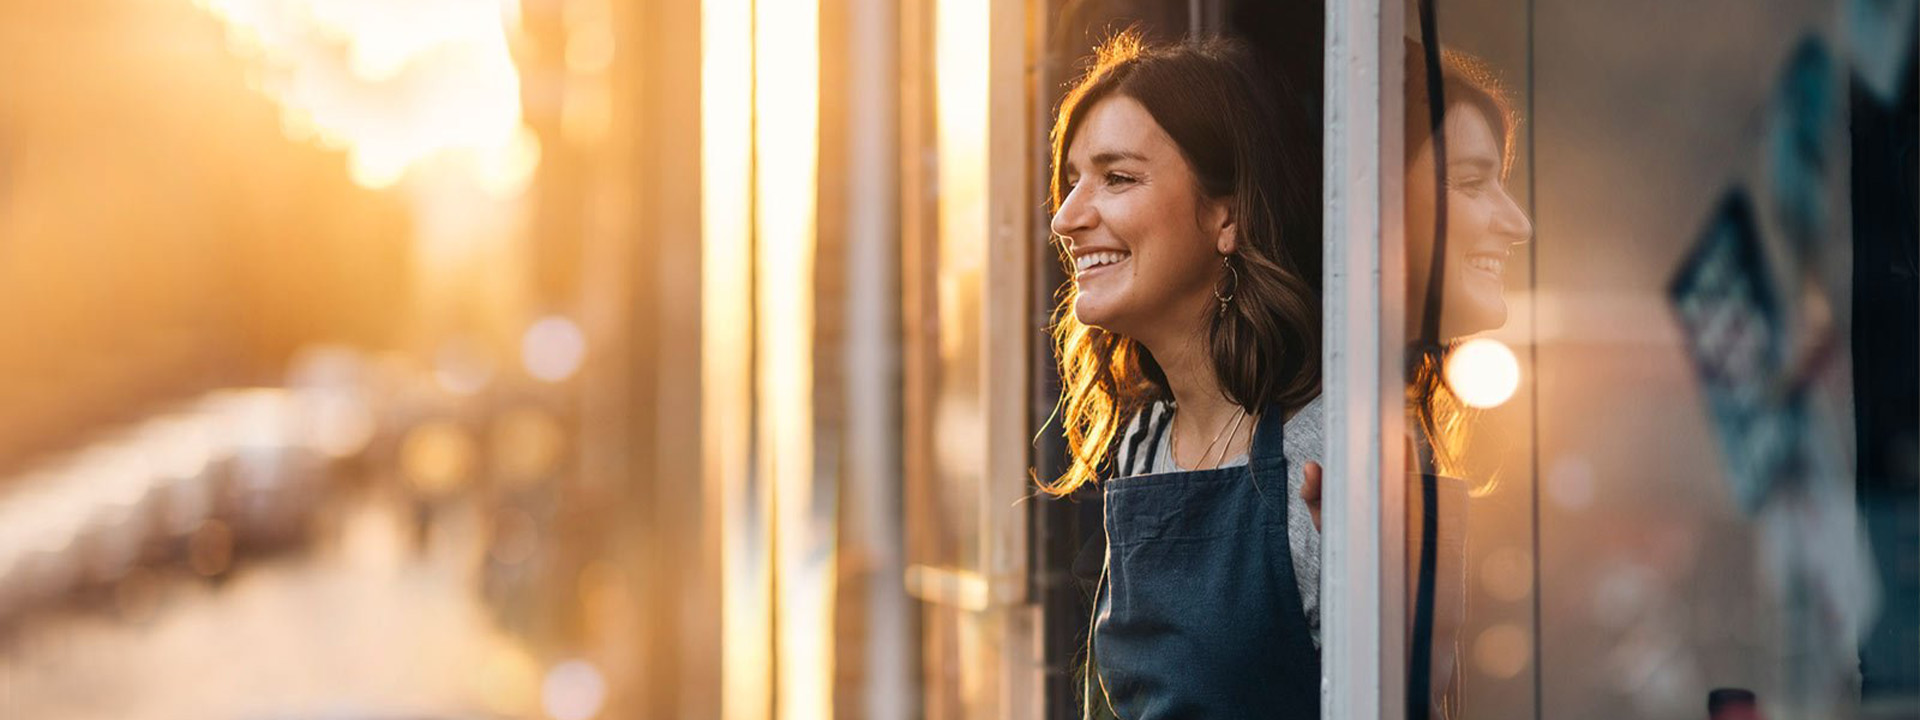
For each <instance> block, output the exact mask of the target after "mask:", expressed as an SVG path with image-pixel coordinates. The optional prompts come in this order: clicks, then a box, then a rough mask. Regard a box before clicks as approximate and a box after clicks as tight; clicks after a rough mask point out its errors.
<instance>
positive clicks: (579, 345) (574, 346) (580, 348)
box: [520, 315, 587, 382]
mask: <svg viewBox="0 0 1920 720" xmlns="http://www.w3.org/2000/svg"><path fill="white" fill-rule="evenodd" d="M586 356H587V338H586V335H585V334H583V333H581V332H580V326H579V325H576V324H574V322H573V321H572V320H569V319H567V318H566V317H563V316H560V315H549V316H547V317H543V318H540V319H539V320H538V321H536V322H534V323H533V325H532V326H529V327H528V328H527V333H526V335H524V336H522V338H521V340H520V361H521V362H522V363H524V364H525V365H526V367H527V374H529V375H532V376H534V377H535V378H538V379H541V380H545V381H547V382H560V381H562V380H565V379H567V378H569V377H572V376H573V374H574V372H576V371H578V370H579V369H580V363H581V361H583V360H585V359H586Z"/></svg>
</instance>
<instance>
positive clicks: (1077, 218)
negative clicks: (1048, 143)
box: [1053, 95, 1235, 346]
mask: <svg viewBox="0 0 1920 720" xmlns="http://www.w3.org/2000/svg"><path fill="white" fill-rule="evenodd" d="M1063 170H1064V172H1063V174H1064V175H1065V179H1066V182H1067V186H1068V192H1067V194H1066V198H1065V200H1064V201H1062V202H1061V204H1060V208H1059V210H1058V211H1057V212H1055V213H1054V216H1053V232H1054V234H1056V235H1059V236H1060V237H1062V238H1064V239H1065V240H1066V243H1067V247H1068V249H1069V251H1070V252H1071V254H1072V257H1073V261H1074V277H1073V281H1074V284H1075V285H1076V286H1077V287H1078V289H1079V295H1078V298H1077V300H1075V302H1074V306H1073V311H1074V315H1075V316H1076V317H1078V318H1079V320H1080V322H1082V323H1085V324H1087V325H1093V326H1097V327H1101V328H1104V329H1106V330H1108V331H1110V332H1115V333H1119V334H1121V335H1125V336H1127V337H1130V338H1133V339H1135V340H1139V341H1141V342H1144V343H1148V344H1149V346H1151V345H1152V344H1153V341H1154V339H1156V338H1158V337H1167V336H1169V333H1184V332H1191V330H1192V328H1194V327H1195V326H1196V325H1195V323H1197V322H1199V321H1201V320H1203V319H1205V318H1206V317H1207V313H1209V312H1211V311H1212V309H1213V307H1214V306H1215V304H1216V303H1217V301H1216V300H1215V299H1214V294H1213V293H1214V287H1215V283H1216V282H1217V281H1218V280H1219V278H1220V274H1221V273H1222V272H1224V271H1223V270H1222V268H1221V263H1220V257H1221V256H1222V255H1223V254H1227V253H1231V252H1233V250H1234V248H1235V246H1234V242H1235V240H1234V233H1233V230H1234V228H1233V224H1232V222H1231V219H1230V218H1229V215H1230V211H1229V209H1228V204H1227V202H1226V201H1225V200H1216V199H1209V198H1206V197H1204V194H1203V193H1202V192H1201V191H1200V188H1199V184H1198V183H1197V182H1196V180H1195V177H1194V173H1193V169H1192V167H1190V166H1189V165H1188V164H1187V160H1186V157H1185V156H1184V155H1182V154H1181V153H1180V148H1179V146H1178V145H1176V144H1175V143H1174V141H1173V138H1172V137H1171V136H1169V135H1167V133H1166V131H1165V130H1162V129H1161V128H1160V125H1159V123H1156V122H1154V120H1153V116H1152V115H1151V114H1149V113H1148V112H1147V109H1146V108H1145V107H1144V106H1142V105H1141V104H1140V103H1139V102H1138V101H1136V100H1134V99H1133V98H1130V97H1125V96H1120V95H1114V96H1110V97H1108V98H1105V99H1103V100H1100V101H1099V102H1097V103H1095V104H1094V106H1093V107H1092V108H1090V109H1088V110H1087V113H1086V115H1085V117H1083V118H1082V120H1081V122H1080V127H1079V129H1078V130H1077V131H1076V132H1075V133H1074V135H1073V138H1072V141H1071V143H1070V144H1069V145H1068V146H1067V152H1066V160H1065V168H1064V169H1063Z"/></svg>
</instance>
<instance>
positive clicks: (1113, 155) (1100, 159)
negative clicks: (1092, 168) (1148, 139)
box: [1092, 150, 1147, 166]
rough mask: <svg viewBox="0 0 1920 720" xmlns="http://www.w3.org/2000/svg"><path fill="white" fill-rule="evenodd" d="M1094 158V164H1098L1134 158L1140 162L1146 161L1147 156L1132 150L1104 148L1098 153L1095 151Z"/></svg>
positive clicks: (1108, 163) (1110, 163)
mask: <svg viewBox="0 0 1920 720" xmlns="http://www.w3.org/2000/svg"><path fill="white" fill-rule="evenodd" d="M1092 160H1093V164H1094V165H1096V166H1098V165H1112V164H1114V163H1116V162H1119V161H1121V160H1134V161H1138V162H1146V161H1147V156H1145V155H1142V154H1140V153H1137V152H1134V151H1132V150H1102V151H1100V152H1098V153H1095V154H1094V156H1093V158H1092Z"/></svg>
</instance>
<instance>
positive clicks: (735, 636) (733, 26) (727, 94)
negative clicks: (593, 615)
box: [700, 0, 773, 720]
mask: <svg viewBox="0 0 1920 720" xmlns="http://www.w3.org/2000/svg"><path fill="white" fill-rule="evenodd" d="M700 38H701V43H700V70H701V82H700V129H701V133H700V186H701V191H700V203H701V208H700V217H701V303H700V308H701V309H700V312H701V334H700V357H701V388H700V395H701V398H700V404H701V409H702V412H701V418H702V427H701V433H700V435H701V443H702V454H703V459H702V471H703V474H704V476H705V477H704V482H705V483H706V485H707V488H708V492H709V496H711V497H715V498H718V501H719V502H718V504H719V508H718V510H717V512H718V513H719V518H718V521H719V526H720V529H719V532H720V573H721V608H720V618H721V619H720V634H721V653H722V654H721V692H720V702H721V715H722V717H724V718H728V720H761V719H762V718H765V717H766V716H767V714H768V712H769V711H770V710H771V708H772V707H773V677H772V673H771V668H772V647H771V640H772V634H773V611H772V607H771V606H770V604H769V598H770V596H771V594H772V591H773V575H772V569H771V567H770V566H769V565H768V557H767V555H768V545H769V539H768V538H767V537H765V536H764V535H763V534H761V532H760V530H761V528H763V527H764V525H765V520H764V518H761V517H759V513H758V511H757V510H756V509H757V508H766V507H767V506H768V505H769V504H770V503H769V502H768V498H767V497H766V494H765V493H759V492H756V488H754V487H753V486H752V484H751V483H752V477H751V476H750V475H749V472H750V467H749V465H748V460H749V458H750V457H751V452H752V447H751V446H750V444H749V438H750V437H751V436H752V434H753V433H752V432H751V426H752V422H753V405H752V402H753V400H752V398H753V375H752V368H753V363H752V354H753V308H752V307H751V306H750V305H749V303H748V299H749V298H751V297H752V294H751V292H752V285H753V268H752V266H751V265H750V264H749V263H751V262H752V261H753V236H752V225H751V222H752V217H753V200H752V199H753V156H752V147H753V115H752V113H753V4H752V0H702V1H701V4H700Z"/></svg>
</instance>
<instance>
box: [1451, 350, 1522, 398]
mask: <svg viewBox="0 0 1920 720" xmlns="http://www.w3.org/2000/svg"><path fill="white" fill-rule="evenodd" d="M1447 387H1450V388H1452V389H1453V393H1454V394H1455V395H1458V396H1459V397H1460V401H1461V402H1463V403H1466V404H1467V405H1469V406H1471V407H1477V408H1483V409H1484V408H1492V407H1498V406H1499V405H1500V404H1501V403H1504V402H1506V401H1507V400H1509V399H1511V398H1512V397H1513V393H1514V391H1515V390H1518V389H1519V388H1520V360H1519V359H1518V358H1516V357H1514V355H1513V350H1511V349H1508V348H1507V346H1506V344H1504V343H1502V342H1500V341H1498V340H1494V339H1492V338H1475V339H1472V340H1468V341H1466V342H1465V343H1462V344H1461V345H1460V347H1458V348H1455V349H1454V351H1453V352H1452V353H1449V354H1448V355H1447Z"/></svg>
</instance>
